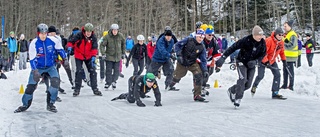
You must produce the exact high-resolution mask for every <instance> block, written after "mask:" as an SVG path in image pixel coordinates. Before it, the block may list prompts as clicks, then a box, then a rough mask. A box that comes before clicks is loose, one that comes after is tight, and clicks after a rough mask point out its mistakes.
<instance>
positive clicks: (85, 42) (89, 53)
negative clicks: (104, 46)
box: [67, 27, 98, 60]
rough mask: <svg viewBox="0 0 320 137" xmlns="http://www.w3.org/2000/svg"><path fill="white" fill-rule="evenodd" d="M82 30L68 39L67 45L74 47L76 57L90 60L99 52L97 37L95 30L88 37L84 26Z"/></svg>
mask: <svg viewBox="0 0 320 137" xmlns="http://www.w3.org/2000/svg"><path fill="white" fill-rule="evenodd" d="M81 30H82V31H81V32H79V33H77V34H76V35H74V36H73V37H71V38H70V39H69V40H68V43H67V46H68V47H72V48H73V49H74V57H75V58H76V59H80V60H89V59H91V57H95V56H96V55H97V53H98V43H97V37H96V36H95V35H94V32H93V31H92V34H91V36H90V37H86V36H85V30H84V27H82V28H81Z"/></svg>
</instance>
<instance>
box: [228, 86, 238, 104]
mask: <svg viewBox="0 0 320 137" xmlns="http://www.w3.org/2000/svg"><path fill="white" fill-rule="evenodd" d="M228 95H229V98H230V101H231V102H232V103H234V101H235V99H236V94H233V93H232V91H231V87H230V88H229V89H228Z"/></svg>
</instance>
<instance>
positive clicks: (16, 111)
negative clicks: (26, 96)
mask: <svg viewBox="0 0 320 137" xmlns="http://www.w3.org/2000/svg"><path fill="white" fill-rule="evenodd" d="M27 109H28V107H25V106H20V107H18V108H17V109H16V110H15V111H14V113H19V112H23V111H26V110H27Z"/></svg>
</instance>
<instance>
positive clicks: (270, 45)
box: [262, 32, 286, 65]
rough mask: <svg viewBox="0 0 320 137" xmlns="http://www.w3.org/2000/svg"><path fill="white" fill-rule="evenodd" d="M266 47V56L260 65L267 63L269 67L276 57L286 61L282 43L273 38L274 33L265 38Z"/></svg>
mask: <svg viewBox="0 0 320 137" xmlns="http://www.w3.org/2000/svg"><path fill="white" fill-rule="evenodd" d="M265 41H266V47H267V54H266V56H264V58H263V59H262V63H266V62H267V61H269V63H270V65H272V64H273V63H274V62H275V61H276V58H277V57H278V55H280V57H281V60H286V56H285V55H284V42H283V41H282V40H281V41H278V40H277V39H276V38H275V36H274V32H272V34H271V36H270V37H268V38H266V40H265Z"/></svg>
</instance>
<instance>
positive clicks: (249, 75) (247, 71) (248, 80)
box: [230, 62, 256, 99]
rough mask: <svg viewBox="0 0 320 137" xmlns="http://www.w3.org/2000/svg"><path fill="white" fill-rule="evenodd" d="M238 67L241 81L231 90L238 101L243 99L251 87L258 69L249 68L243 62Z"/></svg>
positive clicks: (238, 63)
mask: <svg viewBox="0 0 320 137" xmlns="http://www.w3.org/2000/svg"><path fill="white" fill-rule="evenodd" d="M236 65H237V71H238V75H239V79H238V80H237V84H235V85H233V86H232V87H230V89H231V92H232V93H233V94H236V99H242V97H243V92H244V91H245V90H247V89H249V88H250V87H251V84H252V81H253V77H254V73H255V71H256V68H255V67H253V68H247V67H246V66H244V65H243V64H242V63H241V62H237V63H236Z"/></svg>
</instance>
